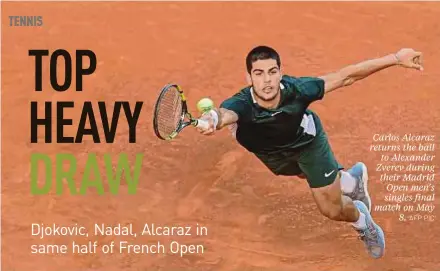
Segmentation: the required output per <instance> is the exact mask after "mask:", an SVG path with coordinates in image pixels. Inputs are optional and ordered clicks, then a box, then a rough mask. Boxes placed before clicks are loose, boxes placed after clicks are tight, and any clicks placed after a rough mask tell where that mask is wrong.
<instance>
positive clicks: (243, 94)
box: [227, 86, 252, 104]
mask: <svg viewBox="0 0 440 271" xmlns="http://www.w3.org/2000/svg"><path fill="white" fill-rule="evenodd" d="M227 100H233V101H238V102H241V103H246V104H251V103H252V94H251V87H250V86H246V87H243V88H242V89H240V90H239V91H237V92H235V93H234V94H232V95H231V96H230V97H229V98H227Z"/></svg>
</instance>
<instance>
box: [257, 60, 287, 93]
mask: <svg viewBox="0 0 440 271" xmlns="http://www.w3.org/2000/svg"><path fill="white" fill-rule="evenodd" d="M250 79H251V84H252V86H253V89H254V93H255V95H256V96H258V98H260V99H261V100H263V101H267V102H268V101H272V100H274V99H276V97H277V95H278V93H279V91H280V81H281V71H280V67H278V65H277V61H276V60H275V59H264V60H257V61H255V62H254V63H252V70H251V74H250Z"/></svg>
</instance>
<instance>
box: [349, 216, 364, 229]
mask: <svg viewBox="0 0 440 271" xmlns="http://www.w3.org/2000/svg"><path fill="white" fill-rule="evenodd" d="M351 224H352V225H353V227H355V228H356V229H359V230H363V229H366V228H367V222H366V221H365V215H364V213H361V212H359V219H358V221H356V222H354V223H351Z"/></svg>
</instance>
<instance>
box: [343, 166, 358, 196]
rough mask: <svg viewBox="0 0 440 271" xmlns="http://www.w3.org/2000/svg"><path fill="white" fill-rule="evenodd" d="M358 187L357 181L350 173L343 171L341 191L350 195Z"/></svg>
mask: <svg viewBox="0 0 440 271" xmlns="http://www.w3.org/2000/svg"><path fill="white" fill-rule="evenodd" d="M355 187H356V179H355V178H354V177H353V176H351V175H350V173H348V172H346V171H343V170H341V189H342V192H344V193H346V194H349V193H351V192H353V190H354V188H355Z"/></svg>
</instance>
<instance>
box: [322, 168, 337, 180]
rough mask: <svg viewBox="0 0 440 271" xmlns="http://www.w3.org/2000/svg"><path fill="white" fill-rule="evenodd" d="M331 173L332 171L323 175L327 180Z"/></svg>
mask: <svg viewBox="0 0 440 271" xmlns="http://www.w3.org/2000/svg"><path fill="white" fill-rule="evenodd" d="M333 172H335V170H334V169H333V170H332V171H330V172H329V173H324V176H325V177H326V178H327V177H328V176H330V175H332V173H333Z"/></svg>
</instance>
